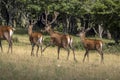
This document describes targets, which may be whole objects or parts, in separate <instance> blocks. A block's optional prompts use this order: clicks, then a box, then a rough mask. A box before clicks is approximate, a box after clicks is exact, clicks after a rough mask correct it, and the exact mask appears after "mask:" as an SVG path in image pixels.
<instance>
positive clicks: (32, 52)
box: [31, 44, 35, 56]
mask: <svg viewBox="0 0 120 80" xmlns="http://www.w3.org/2000/svg"><path fill="white" fill-rule="evenodd" d="M34 47H35V44H32V51H31V56H34Z"/></svg>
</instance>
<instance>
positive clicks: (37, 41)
mask: <svg viewBox="0 0 120 80" xmlns="http://www.w3.org/2000/svg"><path fill="white" fill-rule="evenodd" d="M35 23H36V22H35V21H30V24H29V26H28V35H29V40H30V43H31V45H32V50H31V56H34V47H35V46H37V51H36V56H38V51H39V46H40V47H41V55H42V41H43V36H42V34H41V33H40V32H33V30H32V29H33V26H34V24H35Z"/></svg>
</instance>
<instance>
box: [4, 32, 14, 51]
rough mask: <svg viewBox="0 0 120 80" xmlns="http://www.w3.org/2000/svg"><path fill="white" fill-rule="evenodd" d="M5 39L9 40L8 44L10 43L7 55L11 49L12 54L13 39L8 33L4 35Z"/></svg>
mask: <svg viewBox="0 0 120 80" xmlns="http://www.w3.org/2000/svg"><path fill="white" fill-rule="evenodd" d="M4 37H5V39H6V40H7V42H8V43H9V48H8V52H7V53H9V49H10V48H11V53H12V38H11V37H10V35H9V33H7V32H5V33H4Z"/></svg>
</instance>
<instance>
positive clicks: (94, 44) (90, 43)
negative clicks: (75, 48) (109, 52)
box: [78, 31, 103, 62]
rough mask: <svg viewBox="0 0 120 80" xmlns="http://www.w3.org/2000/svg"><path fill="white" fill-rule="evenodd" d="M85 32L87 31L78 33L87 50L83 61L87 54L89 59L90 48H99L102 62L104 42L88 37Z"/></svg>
mask: <svg viewBox="0 0 120 80" xmlns="http://www.w3.org/2000/svg"><path fill="white" fill-rule="evenodd" d="M85 33H86V32H84V31H82V32H80V33H79V34H78V35H79V36H80V38H81V42H82V44H83V46H84V48H85V50H86V52H85V54H84V58H83V62H84V60H85V58H86V56H87V57H88V60H89V50H97V51H98V53H99V54H100V55H101V62H103V52H102V45H103V42H102V41H101V40H96V39H88V38H86V37H85Z"/></svg>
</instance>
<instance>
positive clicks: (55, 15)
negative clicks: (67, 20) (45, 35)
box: [49, 11, 59, 24]
mask: <svg viewBox="0 0 120 80" xmlns="http://www.w3.org/2000/svg"><path fill="white" fill-rule="evenodd" d="M58 15H59V12H56V11H54V16H53V20H52V21H51V22H50V23H49V24H52V23H53V22H55V20H56V19H57V16H58Z"/></svg>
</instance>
